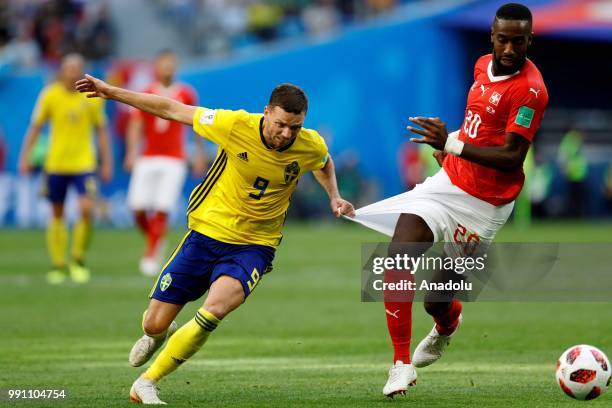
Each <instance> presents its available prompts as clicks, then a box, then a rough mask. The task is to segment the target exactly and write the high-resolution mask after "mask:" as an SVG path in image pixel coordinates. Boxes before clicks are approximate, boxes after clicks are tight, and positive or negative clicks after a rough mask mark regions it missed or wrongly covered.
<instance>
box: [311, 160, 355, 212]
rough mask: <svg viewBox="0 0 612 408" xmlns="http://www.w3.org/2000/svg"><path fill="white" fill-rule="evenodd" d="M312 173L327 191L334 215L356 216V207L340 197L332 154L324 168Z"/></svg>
mask: <svg viewBox="0 0 612 408" xmlns="http://www.w3.org/2000/svg"><path fill="white" fill-rule="evenodd" d="M312 174H313V175H314V176H315V178H316V179H317V181H318V182H319V184H321V186H322V187H323V188H324V189H325V191H326V192H327V195H328V196H329V204H330V206H331V209H332V211H333V213H334V215H335V216H336V217H340V216H341V215H348V216H349V217H354V216H355V208H353V204H351V203H349V202H348V201H346V200H345V199H343V198H342V197H340V192H339V191H338V183H337V182H336V169H335V166H334V161H333V160H332V158H331V156H329V157H328V158H327V162H326V163H325V166H323V168H322V169H320V170H315V171H313V172H312Z"/></svg>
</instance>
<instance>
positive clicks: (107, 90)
mask: <svg viewBox="0 0 612 408" xmlns="http://www.w3.org/2000/svg"><path fill="white" fill-rule="evenodd" d="M75 87H76V89H77V91H79V92H81V93H87V97H88V98H96V97H99V98H104V99H112V100H115V101H118V102H122V103H125V104H127V105H130V106H133V107H135V108H137V109H140V110H143V111H145V112H148V113H151V114H153V115H155V116H159V117H160V118H162V119H167V120H175V121H177V122H181V123H184V124H186V125H189V126H191V125H192V120H193V115H194V114H195V111H196V107H195V106H191V105H185V104H184V103H181V102H178V101H175V100H173V99H170V98H166V97H164V96H159V95H153V94H148V93H142V92H133V91H128V90H127V89H123V88H119V87H117V86H112V85H109V84H107V83H106V82H104V81H102V80H101V79H98V78H94V77H92V76H91V75H87V74H86V75H85V78H83V79H80V80H78V81H77V82H76V83H75Z"/></svg>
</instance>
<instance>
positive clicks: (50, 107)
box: [32, 82, 106, 174]
mask: <svg viewBox="0 0 612 408" xmlns="http://www.w3.org/2000/svg"><path fill="white" fill-rule="evenodd" d="M32 120H33V122H34V123H36V124H38V125H41V124H43V123H45V122H47V121H49V122H50V134H49V150H48V152H47V156H46V158H45V164H44V168H45V171H46V172H48V173H58V174H78V173H86V172H92V171H94V170H95V169H96V150H95V145H94V141H93V130H94V128H97V127H99V126H102V125H104V124H106V116H105V114H104V104H103V100H102V99H100V98H87V97H86V96H85V94H82V93H79V92H71V91H69V90H67V89H66V87H65V86H64V85H63V84H61V83H59V82H56V83H53V84H51V85H49V86H47V87H46V88H45V89H43V91H42V92H41V94H40V96H39V98H38V102H37V103H36V108H35V109H34V114H33V117H32Z"/></svg>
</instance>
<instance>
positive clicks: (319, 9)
mask: <svg viewBox="0 0 612 408" xmlns="http://www.w3.org/2000/svg"><path fill="white" fill-rule="evenodd" d="M302 21H303V23H304V27H305V28H306V32H307V33H309V34H311V35H324V34H327V33H330V32H332V31H335V30H336V29H337V28H338V26H339V25H340V23H341V17H340V11H339V10H338V9H337V8H336V5H335V1H334V0H316V1H314V2H313V3H312V4H310V5H308V6H306V7H305V8H304V10H303V11H302ZM349 201H350V200H349Z"/></svg>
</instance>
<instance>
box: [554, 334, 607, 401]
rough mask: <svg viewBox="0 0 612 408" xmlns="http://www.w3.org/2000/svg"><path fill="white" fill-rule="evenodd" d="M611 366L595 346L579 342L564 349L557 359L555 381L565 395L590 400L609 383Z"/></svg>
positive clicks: (597, 395)
mask: <svg viewBox="0 0 612 408" xmlns="http://www.w3.org/2000/svg"><path fill="white" fill-rule="evenodd" d="M611 370H612V367H610V360H608V357H606V355H605V354H604V353H603V352H602V351H601V350H599V349H598V348H596V347H593V346H589V345H586V344H581V345H578V346H573V347H570V348H569V349H567V350H565V352H564V353H563V354H561V357H559V360H558V361H557V373H556V374H557V383H558V384H559V386H560V387H561V389H562V390H563V392H565V393H566V394H567V395H569V396H570V397H572V398H576V399H578V400H591V399H594V398H597V397H599V396H600V395H601V394H603V393H604V392H605V391H606V390H607V389H608V386H609V385H610V375H611Z"/></svg>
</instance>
